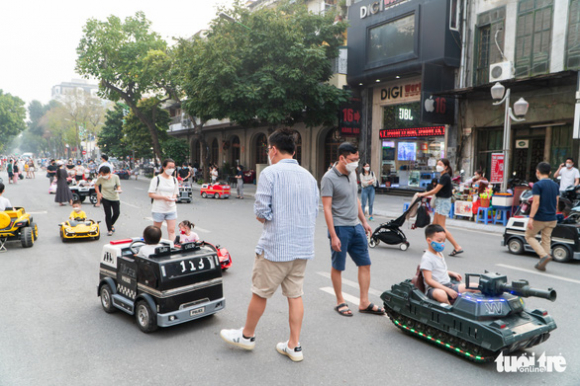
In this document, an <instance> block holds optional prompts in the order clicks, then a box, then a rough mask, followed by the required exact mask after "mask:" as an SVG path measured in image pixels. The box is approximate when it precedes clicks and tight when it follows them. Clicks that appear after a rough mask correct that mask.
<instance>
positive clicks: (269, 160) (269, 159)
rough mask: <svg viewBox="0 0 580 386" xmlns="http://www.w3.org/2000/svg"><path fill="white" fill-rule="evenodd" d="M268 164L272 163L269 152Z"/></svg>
mask: <svg viewBox="0 0 580 386" xmlns="http://www.w3.org/2000/svg"><path fill="white" fill-rule="evenodd" d="M268 165H272V158H270V154H268Z"/></svg>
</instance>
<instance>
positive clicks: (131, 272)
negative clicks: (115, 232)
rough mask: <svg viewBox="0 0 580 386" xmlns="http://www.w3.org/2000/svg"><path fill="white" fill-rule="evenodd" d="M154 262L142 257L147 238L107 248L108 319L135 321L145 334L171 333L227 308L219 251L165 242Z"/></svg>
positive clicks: (103, 285) (102, 288) (104, 298)
mask: <svg viewBox="0 0 580 386" xmlns="http://www.w3.org/2000/svg"><path fill="white" fill-rule="evenodd" d="M161 244H162V246H160V247H158V248H156V249H155V254H153V255H151V256H149V257H140V256H138V255H137V254H138V252H139V249H140V248H141V247H142V246H143V245H144V243H143V241H142V239H141V238H133V239H125V240H117V241H112V242H111V243H110V244H106V245H104V246H103V251H102V255H101V263H100V274H99V285H98V288H97V290H98V292H97V293H98V296H100V297H101V305H102V306H103V309H104V310H105V312H107V313H112V312H114V311H116V310H117V309H120V310H122V311H124V312H126V313H128V314H129V315H135V317H136V319H137V325H138V326H139V328H140V329H141V331H143V332H151V331H155V330H156V329H157V327H169V326H173V325H176V324H180V323H184V322H188V321H191V320H194V319H198V318H201V317H204V316H208V315H211V314H214V313H216V312H218V311H221V310H223V309H224V307H225V299H224V295H223V285H222V269H221V266H220V261H219V258H218V255H217V251H216V249H215V248H214V247H213V246H211V245H209V244H205V243H189V244H182V245H181V248H180V249H177V248H173V243H171V242H169V241H167V240H163V241H162V242H161Z"/></svg>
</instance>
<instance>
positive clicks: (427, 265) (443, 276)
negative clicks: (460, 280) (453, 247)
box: [420, 250, 451, 291]
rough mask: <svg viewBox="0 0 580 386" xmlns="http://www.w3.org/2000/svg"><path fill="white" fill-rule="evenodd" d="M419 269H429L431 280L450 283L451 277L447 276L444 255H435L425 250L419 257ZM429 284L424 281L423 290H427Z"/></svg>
mask: <svg viewBox="0 0 580 386" xmlns="http://www.w3.org/2000/svg"><path fill="white" fill-rule="evenodd" d="M420 267H421V271H422V270H427V271H431V276H432V277H433V280H435V281H436V282H438V283H441V284H444V285H445V284H449V283H451V279H450V278H449V272H448V270H447V263H446V262H445V257H443V254H441V256H437V255H435V254H433V253H431V251H429V250H427V251H425V253H424V254H423V257H421V266H420ZM429 288H430V286H429V285H428V284H427V283H426V282H425V290H426V291H428V290H429Z"/></svg>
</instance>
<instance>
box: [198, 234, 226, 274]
mask: <svg viewBox="0 0 580 386" xmlns="http://www.w3.org/2000/svg"><path fill="white" fill-rule="evenodd" d="M204 243H205V244H207V245H211V246H212V247H213V248H215V250H216V251H217V255H218V259H220V266H221V268H222V271H225V270H226V269H228V268H229V267H231V266H232V256H231V255H230V253H229V252H228V250H227V249H225V248H220V246H219V245H213V244H211V243H208V242H207V241H204Z"/></svg>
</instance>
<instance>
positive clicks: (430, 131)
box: [379, 126, 445, 138]
mask: <svg viewBox="0 0 580 386" xmlns="http://www.w3.org/2000/svg"><path fill="white" fill-rule="evenodd" d="M443 135H445V126H430V127H412V128H404V129H385V130H381V131H379V137H380V138H406V137H439V136H443Z"/></svg>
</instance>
